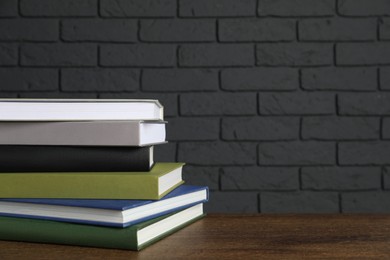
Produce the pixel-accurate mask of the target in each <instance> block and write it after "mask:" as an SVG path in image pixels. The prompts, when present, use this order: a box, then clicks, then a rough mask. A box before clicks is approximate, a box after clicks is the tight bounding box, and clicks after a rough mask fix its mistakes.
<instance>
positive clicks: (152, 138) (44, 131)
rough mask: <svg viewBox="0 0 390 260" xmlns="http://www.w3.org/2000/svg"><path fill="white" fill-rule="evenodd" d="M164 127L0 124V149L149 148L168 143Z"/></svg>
mask: <svg viewBox="0 0 390 260" xmlns="http://www.w3.org/2000/svg"><path fill="white" fill-rule="evenodd" d="M165 124H166V122H164V121H72V122H22V121H18V122H2V121H0V145H73V146H147V145H154V144H160V143H164V142H165V141H166V140H165V138H166V131H165Z"/></svg>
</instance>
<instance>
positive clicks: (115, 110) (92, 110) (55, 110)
mask: <svg viewBox="0 0 390 260" xmlns="http://www.w3.org/2000/svg"><path fill="white" fill-rule="evenodd" d="M85 120H163V106H162V105H161V104H160V103H159V102H158V101H157V100H148V99H0V121H85Z"/></svg>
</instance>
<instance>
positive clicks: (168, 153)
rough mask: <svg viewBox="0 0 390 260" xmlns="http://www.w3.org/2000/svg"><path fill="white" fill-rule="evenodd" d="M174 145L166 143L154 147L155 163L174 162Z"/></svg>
mask: <svg viewBox="0 0 390 260" xmlns="http://www.w3.org/2000/svg"><path fill="white" fill-rule="evenodd" d="M176 147H177V145H176V143H167V144H164V145H155V146H154V151H153V152H154V155H153V156H154V161H155V162H176Z"/></svg>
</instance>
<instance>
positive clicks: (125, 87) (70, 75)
mask: <svg viewBox="0 0 390 260" xmlns="http://www.w3.org/2000/svg"><path fill="white" fill-rule="evenodd" d="M139 77H140V73H139V71H137V70H132V69H65V70H62V71H61V89H62V90H63V91H70V92H72V91H73V92H102V91H112V92H120V91H136V90H137V89H139Z"/></svg>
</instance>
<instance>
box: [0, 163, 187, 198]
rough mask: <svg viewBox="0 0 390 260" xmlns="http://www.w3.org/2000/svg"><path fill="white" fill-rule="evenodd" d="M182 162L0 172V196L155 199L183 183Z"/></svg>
mask: <svg viewBox="0 0 390 260" xmlns="http://www.w3.org/2000/svg"><path fill="white" fill-rule="evenodd" d="M183 165H184V163H155V165H154V166H153V168H152V169H151V170H150V171H149V172H18V173H0V198H69V199H149V200H157V199H160V198H162V197H163V196H164V195H166V194H167V193H169V192H170V191H172V190H173V189H174V188H176V187H178V186H179V185H180V184H182V183H183V180H182V167H183Z"/></svg>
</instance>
